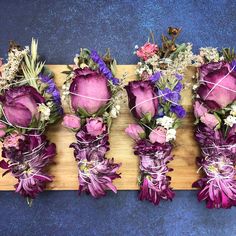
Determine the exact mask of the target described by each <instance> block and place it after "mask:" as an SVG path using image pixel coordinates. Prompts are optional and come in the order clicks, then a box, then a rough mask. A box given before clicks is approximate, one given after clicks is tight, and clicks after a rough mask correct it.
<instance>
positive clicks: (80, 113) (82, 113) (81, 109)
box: [77, 107, 91, 118]
mask: <svg viewBox="0 0 236 236" xmlns="http://www.w3.org/2000/svg"><path fill="white" fill-rule="evenodd" d="M77 113H78V114H79V115H80V116H82V117H83V118H86V117H90V116H91V115H90V114H89V113H88V112H87V111H86V110H84V109H83V108H81V107H79V108H78V110H77Z"/></svg>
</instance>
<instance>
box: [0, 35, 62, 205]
mask: <svg viewBox="0 0 236 236" xmlns="http://www.w3.org/2000/svg"><path fill="white" fill-rule="evenodd" d="M37 46H38V43H37V42H36V41H35V40H34V39H33V40H32V44H31V50H30V49H29V48H28V47H26V48H24V49H23V48H21V47H20V46H18V45H17V44H16V43H14V42H11V43H10V48H9V53H8V61H7V63H6V64H3V63H2V62H1V65H0V66H1V67H0V137H1V141H2V143H3V148H2V157H3V160H2V161H1V162H0V167H1V168H3V169H5V170H6V172H5V173H4V175H5V174H6V173H9V172H10V173H11V174H12V175H13V176H14V177H15V178H16V179H17V181H18V183H17V184H16V185H15V189H16V192H18V193H19V194H21V195H22V196H24V197H27V199H28V200H29V201H28V203H30V202H31V199H33V198H35V197H36V196H37V195H38V193H40V192H42V191H43V190H44V188H45V186H46V183H47V182H51V181H52V176H50V175H48V174H47V170H46V167H47V166H48V165H49V163H51V162H52V160H53V157H54V156H55V155H56V146H55V144H53V143H50V142H49V140H47V138H46V136H45V135H44V134H43V133H44V130H45V128H46V127H47V126H48V125H49V124H52V123H55V122H56V121H57V120H58V119H59V118H60V117H61V115H62V114H63V110H62V107H61V100H60V93H59V91H58V89H57V88H56V85H55V83H54V81H53V74H52V73H51V72H50V71H48V69H47V68H46V67H45V66H44V63H43V62H41V61H40V60H39V56H38V53H37Z"/></svg>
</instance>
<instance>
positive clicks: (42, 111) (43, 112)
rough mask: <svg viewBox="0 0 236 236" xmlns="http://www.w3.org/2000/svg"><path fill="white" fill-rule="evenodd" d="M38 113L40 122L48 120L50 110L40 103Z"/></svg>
mask: <svg viewBox="0 0 236 236" xmlns="http://www.w3.org/2000/svg"><path fill="white" fill-rule="evenodd" d="M38 112H39V113H40V120H41V121H47V120H49V117H50V112H51V110H50V108H49V107H48V106H47V105H45V104H44V103H40V104H39V106H38Z"/></svg>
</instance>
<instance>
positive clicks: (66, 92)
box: [61, 83, 70, 100]
mask: <svg viewBox="0 0 236 236" xmlns="http://www.w3.org/2000/svg"><path fill="white" fill-rule="evenodd" d="M69 94H70V83H64V84H63V85H62V96H61V100H65V99H66V97H67V96H68V95H69Z"/></svg>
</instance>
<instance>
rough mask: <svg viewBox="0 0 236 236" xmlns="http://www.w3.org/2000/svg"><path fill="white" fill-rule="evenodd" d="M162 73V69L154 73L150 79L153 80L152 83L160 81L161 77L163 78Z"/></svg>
mask: <svg viewBox="0 0 236 236" xmlns="http://www.w3.org/2000/svg"><path fill="white" fill-rule="evenodd" d="M161 76H162V74H161V72H160V71H157V72H156V73H154V74H153V75H152V76H151V77H150V78H149V79H150V80H151V81H152V83H156V82H158V81H159V79H160V78H161Z"/></svg>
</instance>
